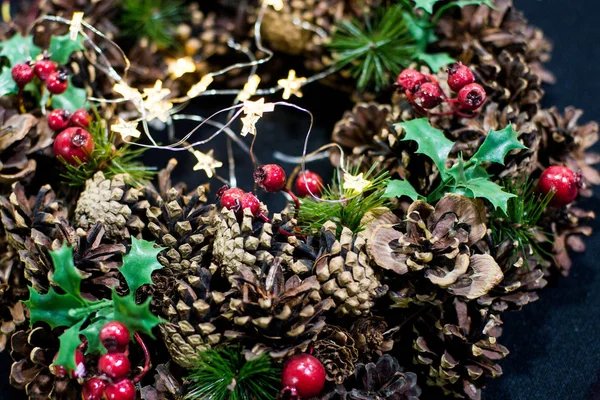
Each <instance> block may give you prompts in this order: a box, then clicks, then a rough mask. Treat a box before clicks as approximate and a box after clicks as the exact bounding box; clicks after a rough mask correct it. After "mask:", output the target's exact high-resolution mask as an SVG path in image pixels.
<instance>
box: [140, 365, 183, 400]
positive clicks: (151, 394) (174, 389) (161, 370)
mask: <svg viewBox="0 0 600 400" xmlns="http://www.w3.org/2000/svg"><path fill="white" fill-rule="evenodd" d="M169 364H170V363H167V364H159V365H157V366H156V368H155V371H156V374H155V375H154V383H153V384H152V385H148V386H144V387H143V388H142V397H141V398H142V399H143V400H182V399H183V396H182V395H181V392H182V388H181V385H180V384H179V382H178V381H177V379H175V377H173V374H172V373H171V371H170V368H169Z"/></svg>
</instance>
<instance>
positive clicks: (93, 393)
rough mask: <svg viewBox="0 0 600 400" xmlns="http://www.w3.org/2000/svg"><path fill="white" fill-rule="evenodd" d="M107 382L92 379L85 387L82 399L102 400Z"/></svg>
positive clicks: (82, 391)
mask: <svg viewBox="0 0 600 400" xmlns="http://www.w3.org/2000/svg"><path fill="white" fill-rule="evenodd" d="M105 388H106V382H104V381H103V380H102V379H98V378H92V379H90V380H89V381H87V382H86V383H85V384H84V385H83V389H82V390H81V397H82V399H83V400H102V395H104V389H105Z"/></svg>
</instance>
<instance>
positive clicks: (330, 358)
mask: <svg viewBox="0 0 600 400" xmlns="http://www.w3.org/2000/svg"><path fill="white" fill-rule="evenodd" d="M312 347H313V354H312V355H313V356H315V357H316V358H317V359H318V360H319V361H321V364H323V367H325V374H326V375H325V377H326V378H327V380H328V381H333V382H334V383H336V384H338V385H339V384H342V383H343V382H344V381H345V380H346V378H348V377H349V376H350V375H352V374H353V373H354V363H355V362H356V361H357V360H358V354H359V353H358V350H357V349H356V347H355V343H354V339H353V338H352V335H351V334H350V333H349V332H348V331H346V330H345V329H344V328H341V327H339V326H335V325H327V326H325V327H324V328H323V330H322V331H321V332H320V333H319V336H317V340H315V342H314V344H313V346H312Z"/></svg>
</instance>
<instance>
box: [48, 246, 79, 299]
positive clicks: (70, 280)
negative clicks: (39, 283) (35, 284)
mask: <svg viewBox="0 0 600 400" xmlns="http://www.w3.org/2000/svg"><path fill="white" fill-rule="evenodd" d="M50 257H52V263H53V264H54V273H53V274H52V282H54V283H55V284H57V285H58V286H59V287H60V288H61V289H62V290H64V291H65V292H67V293H69V294H70V295H72V296H73V297H75V298H77V299H79V300H80V302H81V304H86V303H85V300H84V299H83V298H82V297H81V290H80V286H81V281H82V280H83V276H82V275H81V272H79V270H78V269H77V268H75V264H73V248H72V247H69V246H66V245H63V246H62V247H61V248H60V249H58V250H55V251H51V252H50Z"/></svg>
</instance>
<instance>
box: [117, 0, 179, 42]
mask: <svg viewBox="0 0 600 400" xmlns="http://www.w3.org/2000/svg"><path fill="white" fill-rule="evenodd" d="M120 6H121V10H122V11H121V15H120V20H119V25H120V26H121V28H122V29H123V31H122V33H123V35H125V36H131V37H136V38H141V37H147V38H148V39H150V41H152V42H153V43H156V44H157V45H159V46H161V47H170V46H172V45H173V43H174V40H173V32H174V30H175V28H176V26H177V24H179V23H180V22H183V21H184V19H185V18H184V13H183V2H182V1H178V0H177V1H173V0H124V1H123V2H122V3H121V5H120Z"/></svg>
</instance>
